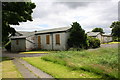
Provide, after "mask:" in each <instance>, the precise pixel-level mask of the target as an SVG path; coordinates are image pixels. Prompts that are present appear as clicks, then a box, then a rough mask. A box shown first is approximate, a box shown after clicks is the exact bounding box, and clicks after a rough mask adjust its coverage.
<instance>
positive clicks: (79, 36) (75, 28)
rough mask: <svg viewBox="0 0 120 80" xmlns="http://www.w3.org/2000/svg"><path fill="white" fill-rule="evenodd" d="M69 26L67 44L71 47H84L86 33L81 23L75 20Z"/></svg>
mask: <svg viewBox="0 0 120 80" xmlns="http://www.w3.org/2000/svg"><path fill="white" fill-rule="evenodd" d="M71 26H72V27H71V28H70V30H69V32H70V36H69V38H68V41H67V44H68V47H69V48H71V47H73V48H86V45H87V35H86V34H85V30H84V29H82V27H81V25H80V24H79V23H77V22H74V23H73V24H72V25H71Z"/></svg>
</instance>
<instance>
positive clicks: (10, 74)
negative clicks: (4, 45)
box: [0, 57, 22, 78]
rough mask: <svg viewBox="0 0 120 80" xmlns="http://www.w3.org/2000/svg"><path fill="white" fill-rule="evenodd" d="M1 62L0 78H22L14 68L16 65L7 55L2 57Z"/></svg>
mask: <svg viewBox="0 0 120 80" xmlns="http://www.w3.org/2000/svg"><path fill="white" fill-rule="evenodd" d="M2 60H3V61H2V62H0V64H1V65H2V78H22V75H21V74H20V73H19V71H18V70H17V69H16V66H15V65H14V64H13V62H12V61H11V60H10V59H9V58H8V57H3V58H2Z"/></svg>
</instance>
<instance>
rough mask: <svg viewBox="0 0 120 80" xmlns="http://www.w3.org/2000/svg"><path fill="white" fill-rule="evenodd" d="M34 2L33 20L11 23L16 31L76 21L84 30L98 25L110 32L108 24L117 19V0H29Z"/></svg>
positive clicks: (65, 24)
mask: <svg viewBox="0 0 120 80" xmlns="http://www.w3.org/2000/svg"><path fill="white" fill-rule="evenodd" d="M31 1H32V2H34V3H35V4H36V8H35V9H34V10H33V13H32V17H33V21H32V22H31V21H27V22H22V23H20V25H11V27H14V28H15V29H16V30H17V31H35V30H37V31H40V30H45V29H52V28H59V27H70V26H71V25H72V23H73V22H78V23H79V24H80V25H81V27H82V28H83V29H84V30H85V31H86V32H88V31H91V30H92V29H93V28H96V27H100V28H103V29H104V32H106V33H110V31H111V29H110V28H109V26H110V25H111V24H112V22H114V21H118V1H119V0H86V1H85V0H71V1H70V0H59V1H58V0H44V1H43V0H31Z"/></svg>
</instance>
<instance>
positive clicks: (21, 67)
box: [2, 51, 55, 80]
mask: <svg viewBox="0 0 120 80" xmlns="http://www.w3.org/2000/svg"><path fill="white" fill-rule="evenodd" d="M46 54H48V53H43V54H41V53H40V54H39V53H37V54H17V53H10V52H5V51H4V52H2V56H3V57H12V58H14V59H13V63H14V64H15V66H16V68H17V69H18V71H19V72H20V73H21V74H22V76H23V77H24V78H25V79H31V80H32V79H33V80H34V79H35V80H36V79H38V80H48V79H49V80H55V79H54V78H53V77H52V76H51V75H49V74H47V73H45V72H43V71H41V70H40V69H38V68H36V67H34V66H32V65H31V64H29V63H27V62H26V61H24V60H22V59H20V57H36V56H43V55H46Z"/></svg>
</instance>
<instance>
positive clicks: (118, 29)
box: [110, 21, 120, 42]
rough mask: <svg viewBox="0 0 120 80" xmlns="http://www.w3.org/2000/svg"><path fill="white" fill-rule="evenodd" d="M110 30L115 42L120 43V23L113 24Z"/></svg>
mask: <svg viewBox="0 0 120 80" xmlns="http://www.w3.org/2000/svg"><path fill="white" fill-rule="evenodd" d="M110 28H112V33H111V34H112V36H113V40H114V41H119V42H120V21H116V22H113V23H112V24H111V26H110Z"/></svg>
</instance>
